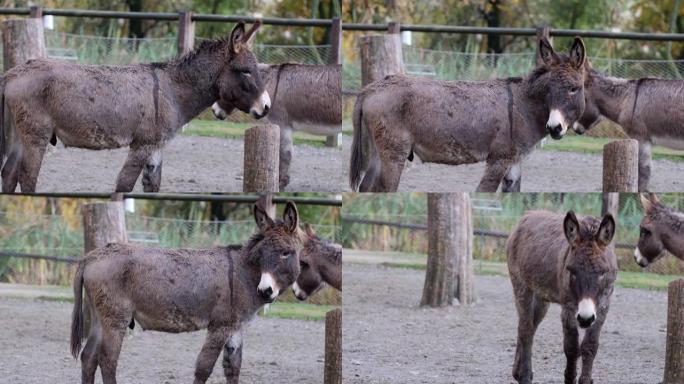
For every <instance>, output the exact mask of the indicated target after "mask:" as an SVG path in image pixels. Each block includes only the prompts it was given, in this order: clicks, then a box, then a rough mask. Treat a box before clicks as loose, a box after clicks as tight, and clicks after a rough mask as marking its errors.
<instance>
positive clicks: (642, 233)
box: [639, 228, 651, 237]
mask: <svg viewBox="0 0 684 384" xmlns="http://www.w3.org/2000/svg"><path fill="white" fill-rule="evenodd" d="M639 234H640V235H641V237H646V236H650V235H651V231H649V230H648V229H646V228H641V230H640V233H639Z"/></svg>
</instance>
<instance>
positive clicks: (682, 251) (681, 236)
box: [661, 211, 684, 260]
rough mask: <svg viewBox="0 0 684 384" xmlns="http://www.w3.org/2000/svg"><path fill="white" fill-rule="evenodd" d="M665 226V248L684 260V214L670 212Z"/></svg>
mask: <svg viewBox="0 0 684 384" xmlns="http://www.w3.org/2000/svg"><path fill="white" fill-rule="evenodd" d="M667 215H668V216H667V220H665V221H664V222H663V223H662V224H661V226H662V227H663V236H662V239H663V243H664V245H665V248H666V249H667V250H668V251H669V252H670V253H671V254H673V255H674V256H676V257H677V258H679V259H681V260H684V214H681V213H678V212H674V211H671V212H668V213H667Z"/></svg>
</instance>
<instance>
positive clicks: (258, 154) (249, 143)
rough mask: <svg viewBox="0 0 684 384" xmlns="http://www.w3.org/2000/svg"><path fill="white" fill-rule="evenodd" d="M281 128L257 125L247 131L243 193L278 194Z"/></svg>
mask: <svg viewBox="0 0 684 384" xmlns="http://www.w3.org/2000/svg"><path fill="white" fill-rule="evenodd" d="M279 163H280V127H278V126H277V125H275V124H265V125H257V126H254V127H252V128H250V129H248V130H246V131H245V161H244V177H243V180H242V191H243V192H278V188H279V184H278V167H279Z"/></svg>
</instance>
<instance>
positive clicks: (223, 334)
mask: <svg viewBox="0 0 684 384" xmlns="http://www.w3.org/2000/svg"><path fill="white" fill-rule="evenodd" d="M229 334H230V331H229V329H228V328H227V327H223V328H218V329H210V330H209V332H207V338H206V340H205V341H204V345H203V346H202V350H201V351H200V354H199V356H197V363H196V365H195V381H194V384H204V383H205V382H206V381H207V379H208V378H209V376H211V371H212V370H214V364H216V359H218V357H219V355H220V354H221V349H222V348H223V346H224V345H225V343H226V338H227V337H228V335H229Z"/></svg>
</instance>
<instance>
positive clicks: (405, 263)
mask: <svg viewBox="0 0 684 384" xmlns="http://www.w3.org/2000/svg"><path fill="white" fill-rule="evenodd" d="M404 255H406V254H404ZM412 259H415V255H413V254H408V257H407V256H403V257H400V258H398V260H397V261H396V262H382V263H379V265H381V266H383V267H388V268H403V269H415V270H425V268H426V265H425V263H426V261H425V260H426V258H425V257H423V259H424V261H422V262H419V261H415V260H412ZM473 264H474V267H475V274H477V275H489V276H508V268H507V266H506V263H502V262H493V261H480V260H474V261H473ZM682 278H684V276H679V275H660V274H656V273H648V272H624V271H620V272H618V278H617V281H616V282H615V285H617V286H618V287H623V288H638V289H648V290H666V289H667V285H668V284H669V283H670V282H672V281H674V280H677V279H682Z"/></svg>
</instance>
